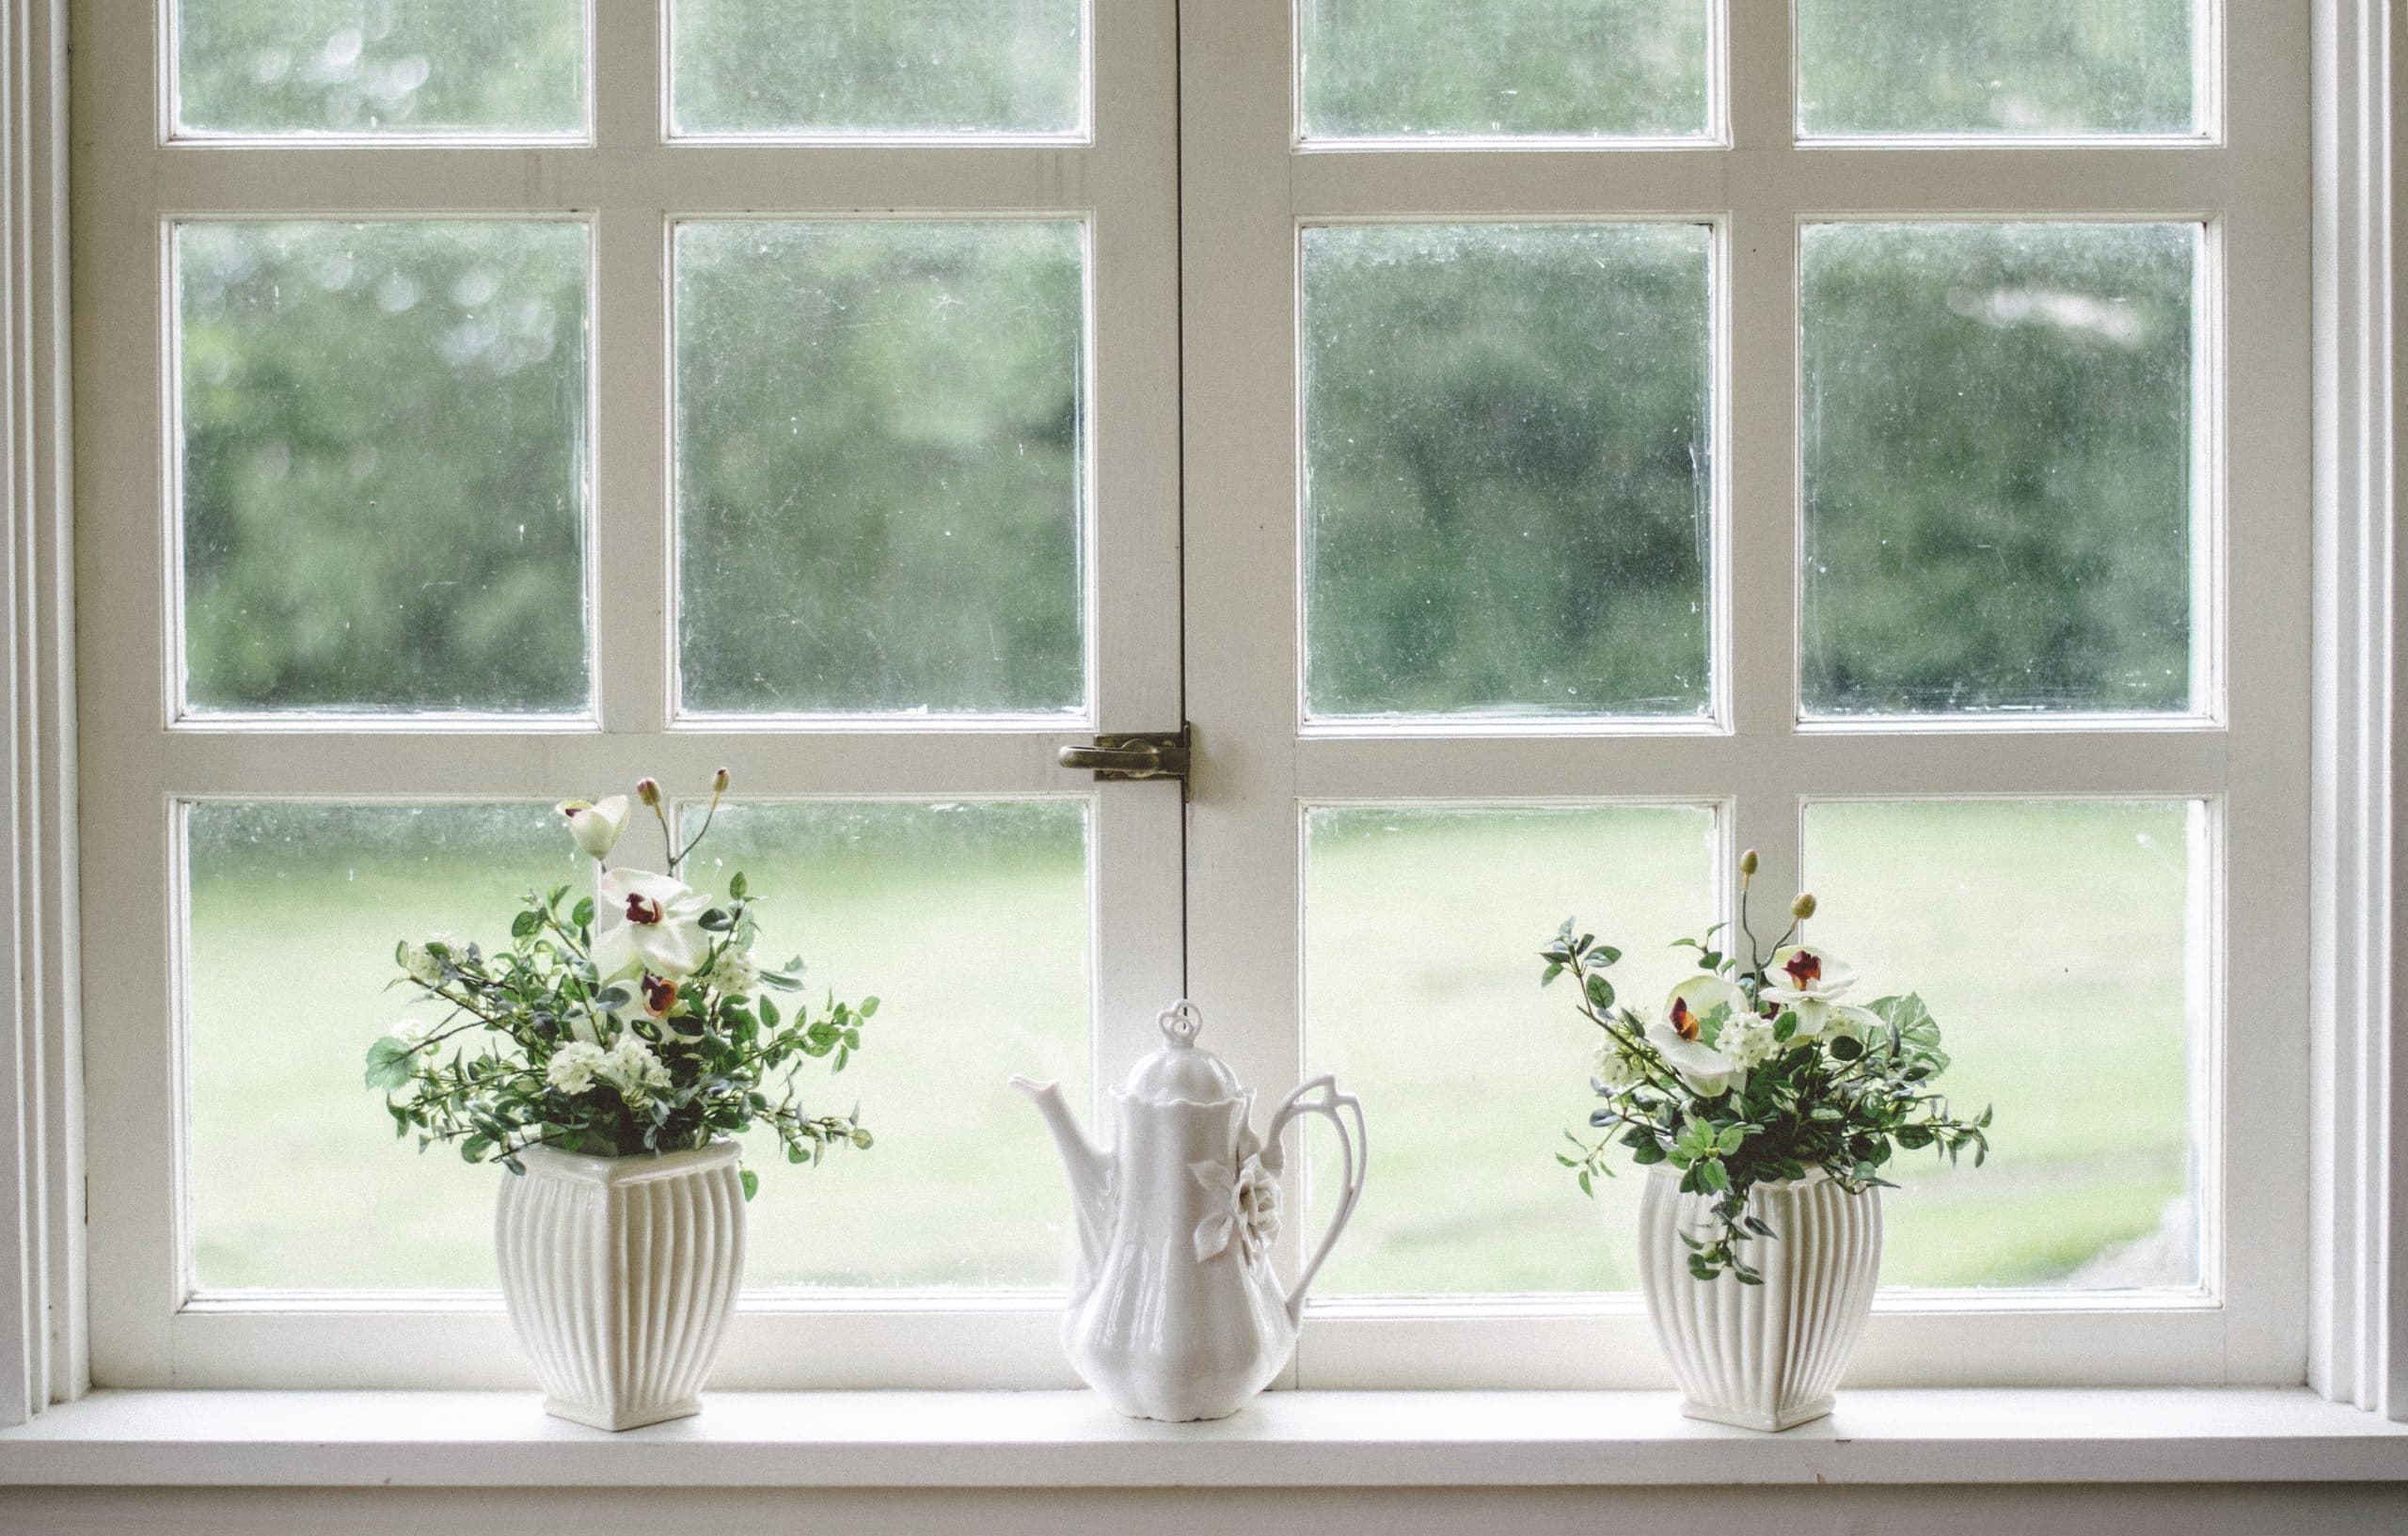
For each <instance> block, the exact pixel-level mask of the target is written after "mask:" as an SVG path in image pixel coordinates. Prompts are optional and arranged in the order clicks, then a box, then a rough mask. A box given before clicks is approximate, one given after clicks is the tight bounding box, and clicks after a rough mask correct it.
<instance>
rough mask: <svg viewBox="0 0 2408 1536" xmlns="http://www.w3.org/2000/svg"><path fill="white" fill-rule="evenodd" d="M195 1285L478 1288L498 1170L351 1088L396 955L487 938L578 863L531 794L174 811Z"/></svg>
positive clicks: (484, 1274) (382, 1015)
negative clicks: (474, 1163)
mask: <svg viewBox="0 0 2408 1536" xmlns="http://www.w3.org/2000/svg"><path fill="white" fill-rule="evenodd" d="M187 814H188V817H189V820H188V822H187V835H188V837H189V844H188V847H189V849H190V870H191V881H192V883H191V887H190V891H191V895H190V905H189V909H188V917H187V921H188V924H189V928H188V933H189V942H188V943H187V945H186V964H187V967H188V978H189V979H188V981H187V987H188V989H189V991H188V1001H187V1010H188V1011H187V1018H188V1021H189V1022H188V1025H187V1031H188V1033H187V1038H186V1041H185V1053H186V1062H187V1069H188V1071H189V1074H190V1085H189V1089H188V1093H189V1103H190V1116H191V1118H190V1132H189V1134H190V1137H191V1142H190V1148H189V1158H190V1161H189V1173H188V1176H187V1177H188V1178H189V1179H190V1180H191V1197H192V1229H193V1262H194V1276H195V1279H196V1281H197V1283H198V1285H199V1286H200V1288H201V1289H203V1290H206V1291H226V1290H238V1289H244V1288H249V1287H261V1286H265V1287H300V1288H315V1287H348V1286H492V1285H497V1284H499V1281H498V1280H497V1279H496V1277H495V1274H494V1263H493V1201H494V1181H495V1180H497V1179H499V1178H502V1177H505V1176H504V1175H503V1174H501V1173H500V1172H499V1170H497V1169H493V1168H486V1167H471V1166H469V1165H468V1164H464V1163H462V1162H461V1161H460V1160H459V1158H458V1157H456V1156H454V1155H452V1154H451V1153H449V1152H446V1151H443V1150H441V1149H439V1148H438V1149H436V1150H432V1151H429V1152H427V1153H425V1154H423V1155H421V1154H420V1153H419V1151H418V1150H417V1148H416V1144H415V1143H413V1142H409V1141H403V1140H398V1139H396V1138H395V1137H394V1135H393V1122H392V1121H391V1120H390V1119H389V1118H388V1117H387V1116H386V1114H385V1110H384V1105H383V1104H382V1102H381V1101H379V1100H378V1098H377V1096H376V1095H375V1094H373V1093H372V1092H370V1091H369V1090H368V1089H366V1088H364V1087H362V1086H361V1085H360V1075H359V1074H360V1065H359V1064H360V1058H361V1056H362V1054H363V1053H365V1052H366V1051H367V1049H368V1043H369V1042H370V1041H371V1040H373V1039H375V1038H376V1037H378V1036H380V1035H384V1034H388V1033H389V1032H390V1031H391V1029H392V1028H393V1026H394V1023H395V1021H397V1020H400V1019H403V1018H409V1019H413V1020H415V1019H417V1018H419V1017H421V1016H422V1015H423V1011H424V1010H418V1009H414V1010H411V1011H410V1012H409V1013H407V1014H404V1011H403V1007H404V1003H405V1002H406V1001H407V999H406V997H405V996H404V994H403V993H402V992H399V991H388V990H387V986H386V984H387V983H388V982H389V981H391V980H392V978H393V974H394V972H393V946H394V945H395V944H396V943H397V942H400V941H401V940H403V939H404V938H424V937H427V936H429V935H432V934H436V933H446V932H448V933H456V934H458V935H459V936H460V937H462V938H464V939H472V940H475V941H477V942H481V943H484V944H488V945H490V944H493V943H495V942H499V941H501V940H504V939H506V938H507V936H508V934H509V924H510V918H511V915H512V913H513V911H515V898H516V897H517V896H518V895H519V894H521V893H523V892H526V891H529V890H533V889H537V888H543V889H549V888H550V887H551V886H554V885H558V884H561V883H563V882H567V881H575V880H578V879H590V878H591V877H590V876H589V875H588V873H587V871H589V870H590V869H591V868H592V867H593V866H592V864H591V863H588V862H586V861H585V860H583V859H582V858H581V857H580V856H579V855H578V853H577V850H576V849H575V848H574V847H571V846H570V844H569V840H568V839H567V838H566V837H563V836H562V835H561V825H560V817H559V816H557V815H556V814H554V812H553V811H552V808H551V807H550V806H549V805H548V804H535V803H519V804H490V803H488V804H462V803H456V802H455V803H451V804H441V805H329V804H296V803H284V804H233V803H226V802H219V801H209V802H203V803H200V804H197V805H194V806H192V807H190V809H189V811H188V813H187Z"/></svg>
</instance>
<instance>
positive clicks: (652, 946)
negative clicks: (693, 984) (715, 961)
mask: <svg viewBox="0 0 2408 1536" xmlns="http://www.w3.org/2000/svg"><path fill="white" fill-rule="evenodd" d="M710 906H711V904H710V899H709V898H708V897H707V896H705V895H702V894H701V893H700V892H698V891H696V890H694V888H693V887H691V886H689V885H688V884H687V883H686V882H685V881H684V880H681V879H675V878H673V877H672V876H668V875H653V874H647V873H646V872H645V871H643V870H641V869H609V870H605V871H603V873H602V879H601V882H600V886H599V889H598V890H597V892H596V895H595V900H594V909H595V911H594V922H595V924H596V929H595V932H594V969H595V970H596V971H599V972H600V973H601V974H602V979H603V981H604V982H605V983H609V982H613V981H625V980H626V979H627V978H629V977H631V976H638V975H641V974H643V973H644V972H646V971H649V972H651V973H652V974H655V975H658V976H666V977H670V978H672V979H675V978H678V977H682V976H689V975H692V974H694V972H695V971H696V970H697V969H698V968H700V966H701V965H702V963H703V961H705V959H707V958H710V948H711V941H710V935H709V934H707V933H705V932H704V931H703V914H704V913H705V912H706V911H710Z"/></svg>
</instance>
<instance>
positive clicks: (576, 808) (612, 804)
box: [553, 795, 627, 859]
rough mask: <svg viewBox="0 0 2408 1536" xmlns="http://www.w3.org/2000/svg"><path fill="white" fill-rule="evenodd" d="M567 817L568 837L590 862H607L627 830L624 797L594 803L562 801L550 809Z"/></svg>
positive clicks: (609, 797) (591, 801)
mask: <svg viewBox="0 0 2408 1536" xmlns="http://www.w3.org/2000/svg"><path fill="white" fill-rule="evenodd" d="M553 809H554V810H556V811H558V812H560V814H561V815H562V816H566V817H567V818H568V834H569V835H570V836H571V837H573V838H575V839H577V846H578V847H579V848H580V849H582V850H584V853H585V855H586V857H588V858H590V859H607V858H609V857H610V850H611V849H612V848H614V847H618V846H619V834H620V833H621V832H624V831H626V830H627V797H626V796H625V795H610V796H606V797H604V798H603V799H601V800H562V801H561V802H560V804H558V805H556V806H554V807H553Z"/></svg>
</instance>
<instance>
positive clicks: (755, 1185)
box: [736, 875, 761, 1200]
mask: <svg viewBox="0 0 2408 1536" xmlns="http://www.w3.org/2000/svg"><path fill="white" fill-rule="evenodd" d="M736 878H737V879H743V878H744V877H743V876H741V875H738V876H737V877H736ZM736 1178H737V1182H739V1183H741V1184H742V1185H743V1186H744V1197H745V1198H746V1199H748V1200H750V1199H751V1198H753V1196H755V1195H758V1194H760V1193H761V1176H760V1175H759V1174H757V1173H754V1172H753V1170H752V1169H750V1168H742V1169H738V1170H737V1175H736Z"/></svg>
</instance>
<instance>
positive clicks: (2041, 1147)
mask: <svg viewBox="0 0 2408 1536" xmlns="http://www.w3.org/2000/svg"><path fill="white" fill-rule="evenodd" d="M2206 822H2207V808H2206V807H2205V805H2203V804H2201V803H2199V802H2196V801H2181V800H2176V801H2103V800H2088V801H2083V800H2073V801H2062V800H2061V801H2025V802H1999V801H1962V800H1960V801H1939V802H1931V801H1921V802H1910V803H1845V802H1843V803H1832V804H1822V805H1813V806H1809V807H1808V808H1807V813H1806V868H1807V876H1808V881H1809V883H1810V884H1811V885H1812V887H1813V888H1814V895H1815V896H1816V898H1817V899H1818V901H1819V902H1820V904H1821V905H1820V908H1819V910H1818V911H1817V912H1816V914H1815V917H1814V939H1815V941H1816V942H1818V943H1824V944H1829V945H1830V947H1831V949H1832V951H1833V952H1834V953H1836V954H1839V955H1841V956H1843V957H1845V958H1846V960H1847V962H1848V963H1849V964H1850V965H1852V966H1854V967H1855V968H1856V970H1857V972H1858V974H1860V975H1861V976H1862V977H1863V978H1864V980H1863V982H1862V983H1861V984H1860V990H1866V991H1867V995H1869V996H1888V995H1891V994H1893V993H1900V992H1909V991H1911V992H1918V993H1920V994H1921V995H1922V997H1923V999H1924V1001H1925V1003H1926V1004H1928V1005H1929V1006H1930V1008H1931V1011H1932V1016H1933V1017H1934V1018H1936V1019H1937V1020H1938V1021H1940V1026H1941V1039H1942V1041H1943V1043H1944V1044H1945V1046H1946V1048H1947V1050H1948V1053H1949V1055H1950V1056H1951V1058H1952V1064H1951V1066H1950V1068H1949V1070H1948V1073H1947V1075H1946V1076H1945V1077H1944V1078H1943V1079H1942V1080H1941V1088H1942V1090H1943V1091H1945V1092H1946V1093H1947V1094H1948V1096H1949V1099H1950V1101H1951V1102H1952V1103H1954V1104H1955V1105H1957V1107H1958V1108H1959V1109H1975V1108H1978V1107H1979V1106H1980V1105H1982V1104H1986V1103H1987V1104H1992V1105H1995V1106H1996V1109H1997V1115H1998V1118H1997V1122H1996V1124H1995V1125H1994V1126H1993V1127H1992V1129H1991V1132H1990V1145H1991V1155H1990V1159H1989V1162H1988V1164H1987V1165H1985V1166H1984V1167H1982V1168H1980V1169H1975V1168H1973V1167H1972V1166H1971V1165H1970V1164H1967V1165H1962V1166H1959V1167H1957V1168H1953V1169H1952V1168H1950V1167H1949V1166H1948V1165H1947V1164H1946V1163H1945V1162H1944V1161H1942V1160H1941V1159H1939V1158H1938V1157H1936V1156H1935V1155H1934V1154H1932V1153H1930V1152H1924V1153H1920V1154H1914V1155H1911V1156H1902V1158H1901V1160H1900V1161H1899V1162H1898V1163H1897V1164H1893V1166H1892V1167H1891V1168H1889V1169H1885V1170H1884V1173H1885V1175H1886V1176H1887V1177H1889V1178H1891V1179H1893V1180H1896V1181H1897V1182H1898V1183H1899V1184H1900V1185H1902V1186H1903V1187H1902V1188H1901V1189H1899V1190H1896V1191H1893V1192H1891V1193H1889V1194H1887V1195H1885V1196H1883V1206H1882V1220H1883V1224H1884V1226H1885V1227H1886V1229H1887V1237H1886V1240H1885V1247H1884V1251H1883V1257H1882V1270H1881V1277H1882V1280H1883V1282H1884V1283H1885V1284H1889V1285H1909V1286H2048V1287H2065V1288H2069V1289H2075V1290H2117V1289H2124V1288H2128V1287H2133V1286H2190V1285H2194V1284H2196V1283H2197V1281H2198V1279H2199V1246H2198V1230H2199V1207H2198V1202H2197V1197H2196V1193H2195V1192H2196V1187H2197V1184H2196V1180H2197V1177H2198V1169H2197V1165H2196V1159H2197V1155H2198V1153H2197V1149H2196V1148H2195V1146H2194V1142H2193V1138H2192V1125H2193V1114H2194V1108H2193V1101H2192V1093H2193V1086H2194V1077H2193V1065H2192V1064H2193V1062H2194V1053H2195V1052H2196V1051H2197V1050H2198V1049H2199V1047H2200V1041H2199V1036H2198V1034H2197V1031H2196V1026H2195V1023H2194V1021H2202V1020H2204V1019H2206V1018H2207V1017H2208V1010H2209V997H2208V988H2209V981H2208V978H2209V977H2210V975H2211V974H2213V971H2214V966H2213V964H2212V961H2211V959H2210V956H2209V954H2208V953H2207V951H2208V947H2209V945H2210V942H2211V941H2210V939H2209V938H2208V937H2207V936H2206V935H2205V934H2204V933H2203V932H2202V931H2201V930H2200V929H2199V928H2198V927H2197V926H2196V923H2197V919H2196V918H2195V917H2194V912H2196V911H2199V910H2201V908H2202V905H2203V904H2202V903H2201V902H2200V901H2199V900H2198V899H2197V883H2198V881H2200V880H2201V879H2204V878H2205V874H2206V869H2207V864H2206V861H2205V858H2204V856H2203V853H2202V849H2203V847H2204V838H2205V828H2206Z"/></svg>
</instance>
